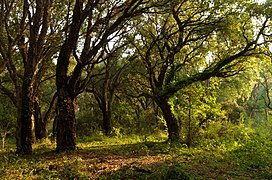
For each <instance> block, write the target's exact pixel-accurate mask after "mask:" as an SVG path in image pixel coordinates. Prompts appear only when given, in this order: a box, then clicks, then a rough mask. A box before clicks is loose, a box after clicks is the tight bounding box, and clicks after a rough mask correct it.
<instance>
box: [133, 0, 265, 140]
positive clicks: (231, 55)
mask: <svg viewBox="0 0 272 180" xmlns="http://www.w3.org/2000/svg"><path fill="white" fill-rule="evenodd" d="M256 6H257V5H256ZM241 7H243V8H244V7H245V8H252V6H251V4H250V3H249V2H247V1H238V2H232V1H224V2H223V1H214V2H210V1H194V2H192V1H186V0H185V1H181V2H175V1H173V3H172V4H171V6H170V7H168V8H167V9H165V10H164V12H165V13H164V14H156V13H155V14H149V15H146V16H145V17H143V18H142V19H141V20H140V21H137V22H136V23H137V26H136V25H135V26H134V27H132V29H134V32H135V34H134V38H131V37H130V39H131V43H132V44H134V47H135V51H136V52H137V54H138V56H139V58H140V60H141V62H142V65H143V66H144V68H145V74H144V75H143V78H146V80H147V81H148V83H149V87H148V88H147V89H146V91H145V93H146V94H148V95H149V96H150V97H152V98H153V99H154V100H155V101H156V103H157V105H158V106H159V107H160V109H161V111H162V113H163V115H164V118H165V120H166V123H167V127H168V134H169V135H168V136H169V140H170V141H176V140H179V139H180V134H179V123H178V120H177V119H176V117H175V116H174V114H173V112H172V111H171V106H170V105H169V104H168V101H169V98H170V97H172V96H173V95H174V94H175V93H176V92H178V91H179V90H181V89H183V88H185V87H187V86H189V85H191V84H193V83H195V82H198V81H204V80H207V79H209V78H211V77H229V76H234V75H236V74H237V73H239V72H240V71H242V70H243V65H242V63H243V62H245V61H246V60H248V59H249V57H251V56H255V55H256V54H258V53H261V52H259V51H258V50H260V49H259V47H261V46H262V45H263V44H264V42H260V41H259V39H260V37H261V36H263V35H264V34H265V32H266V31H267V26H268V22H269V18H268V17H261V16H259V15H257V16H256V18H257V19H258V21H260V24H258V25H256V26H255V25H254V24H253V23H252V19H253V16H252V14H254V13H255V12H253V11H254V10H253V11H252V10H248V11H244V10H242V9H241ZM255 15H256V13H255ZM255 15H254V18H255ZM237 17H239V18H237Z"/></svg>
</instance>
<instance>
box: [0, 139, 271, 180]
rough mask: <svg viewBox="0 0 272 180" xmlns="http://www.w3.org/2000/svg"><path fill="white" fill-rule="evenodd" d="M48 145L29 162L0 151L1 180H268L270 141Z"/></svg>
mask: <svg viewBox="0 0 272 180" xmlns="http://www.w3.org/2000/svg"><path fill="white" fill-rule="evenodd" d="M54 149H55V143H54V142H51V141H50V140H46V141H43V142H39V143H37V144H36V145H34V154H33V155H32V156H23V157H19V156H17V155H16V154H14V149H12V146H9V148H8V149H1V150H0V154H1V156H0V161H1V162H0V177H1V178H2V179H162V180H164V179H165V180H166V179H167V180H169V179H272V156H271V152H272V141H271V139H270V140H269V139H264V138H260V137H258V136H255V137H251V138H250V139H248V140H246V141H243V142H242V141H231V142H230V141H229V142H224V143H219V142H215V143H211V142H210V140H207V142H203V143H202V145H199V146H195V147H192V148H187V146H186V145H183V144H174V145H173V144H172V145H171V144H169V143H168V142H167V141H165V138H164V137H161V138H157V137H152V136H149V137H145V136H137V135H134V136H131V137H129V136H125V137H118V138H116V137H111V138H107V137H103V136H100V137H97V138H95V137H89V138H87V137H85V138H81V139H80V140H79V142H78V149H77V151H75V152H73V153H72V152H70V153H60V154H56V153H55V152H54Z"/></svg>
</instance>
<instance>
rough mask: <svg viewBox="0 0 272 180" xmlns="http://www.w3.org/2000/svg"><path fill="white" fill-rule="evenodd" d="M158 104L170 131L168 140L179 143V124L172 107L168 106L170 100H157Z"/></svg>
mask: <svg viewBox="0 0 272 180" xmlns="http://www.w3.org/2000/svg"><path fill="white" fill-rule="evenodd" d="M156 103H157V105H158V106H159V107H160V109H161V111H162V113H163V117H164V119H165V121H166V125H167V129H168V140H169V141H170V142H174V141H179V140H180V132H179V123H178V120H177V119H176V118H175V116H174V114H173V113H172V111H171V106H170V105H169V104H168V99H166V98H157V99H156Z"/></svg>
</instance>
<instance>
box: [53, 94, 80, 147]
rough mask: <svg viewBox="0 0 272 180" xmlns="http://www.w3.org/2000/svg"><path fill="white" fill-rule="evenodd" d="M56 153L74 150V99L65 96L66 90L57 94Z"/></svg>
mask: <svg viewBox="0 0 272 180" xmlns="http://www.w3.org/2000/svg"><path fill="white" fill-rule="evenodd" d="M56 120H57V127H56V128H57V129H56V130H57V152H64V151H73V150H75V149H76V143H75V141H76V119H75V99H74V98H73V97H71V96H69V94H67V89H60V90H59V93H58V115H57V119H56Z"/></svg>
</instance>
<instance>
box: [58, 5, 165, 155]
mask: <svg viewBox="0 0 272 180" xmlns="http://www.w3.org/2000/svg"><path fill="white" fill-rule="evenodd" d="M164 4H165V2H156V1H154V2H149V1H144V0H132V1H130V0H126V1H110V0H108V1H103V2H101V1H99V0H96V1H88V2H86V3H84V2H83V1H81V0H76V1H75V4H74V6H73V14H72V18H71V19H72V20H71V23H68V25H69V30H68V31H67V36H66V39H65V42H64V43H63V45H62V47H61V50H60V53H59V56H58V61H57V72H56V85H57V93H58V116H57V151H58V152H61V151H68V150H74V149H75V139H76V130H75V122H76V121H75V101H76V97H77V95H78V94H80V93H81V92H82V91H83V90H84V89H85V88H86V85H87V84H88V83H89V80H90V77H91V72H92V69H93V68H94V66H95V65H96V64H97V63H99V62H100V60H101V57H102V56H103V53H104V51H105V46H106V45H107V44H108V43H109V42H110V41H111V40H114V38H116V37H117V38H118V36H120V35H121V34H123V33H125V32H127V31H128V29H127V28H125V27H126V26H127V23H128V20H129V19H130V18H132V17H135V16H137V15H140V14H142V13H144V12H146V11H148V10H149V9H150V8H151V7H153V6H163V5H164ZM78 44H81V45H82V46H77V45H78ZM79 54H80V55H79ZM71 55H73V56H74V58H75V59H76V61H77V64H76V66H75V67H74V70H73V71H72V73H71V76H69V75H68V67H69V62H70V57H71ZM84 69H86V70H87V75H85V77H84V76H83V74H82V72H83V70H84Z"/></svg>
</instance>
